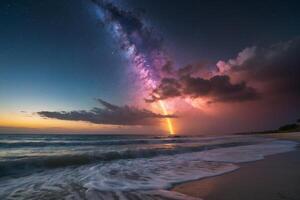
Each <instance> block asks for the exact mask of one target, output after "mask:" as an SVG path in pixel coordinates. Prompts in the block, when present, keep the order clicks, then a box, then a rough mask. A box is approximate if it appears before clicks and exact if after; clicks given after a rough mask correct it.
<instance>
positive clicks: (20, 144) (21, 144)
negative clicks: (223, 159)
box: [0, 136, 237, 148]
mask: <svg viewBox="0 0 300 200" xmlns="http://www.w3.org/2000/svg"><path fill="white" fill-rule="evenodd" d="M227 138H237V136H223V137H206V138H201V137H182V138H168V137H157V138H151V139H150V138H148V139H113V140H99V139H98V140H96V141H95V140H90V139H89V140H68V139H66V140H37V141H35V140H28V141H26V140H25V141H24V140H21V141H18V140H13V141H9V140H8V141H1V140H0V148H25V147H59V146H112V145H134V144H180V143H195V142H202V143H206V142H208V141H218V140H224V139H227Z"/></svg>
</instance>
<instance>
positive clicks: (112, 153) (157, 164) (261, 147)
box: [0, 134, 297, 200]
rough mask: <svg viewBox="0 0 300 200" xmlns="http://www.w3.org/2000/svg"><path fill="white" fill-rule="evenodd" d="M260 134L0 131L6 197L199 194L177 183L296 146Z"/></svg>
mask: <svg viewBox="0 0 300 200" xmlns="http://www.w3.org/2000/svg"><path fill="white" fill-rule="evenodd" d="M296 145H297V143H296V142H291V141H279V140H275V139H270V138H264V137H257V136H256V137H255V136H237V135H234V136H219V137H181V138H168V137H154V136H137V135H44V134H40V135H37V134H35V135H21V134H19V135H14V134H2V135H0V199H37V200H43V199H74V200H75V199H80V200H81V199H104V200H110V199H124V200H126V199H149V200H150V199H179V200H180V199H186V200H188V199H191V200H192V199H195V198H192V197H188V196H185V195H183V194H179V193H176V192H171V191H168V190H167V189H169V188H170V187H172V186H173V185H174V184H178V183H181V182H185V181H191V180H196V179H200V178H205V177H210V176H216V175H219V174H223V173H227V172H231V171H233V170H236V169H238V165H237V163H240V162H250V161H255V160H260V159H263V158H264V156H267V155H272V154H277V153H283V152H288V151H292V150H294V149H295V147H296Z"/></svg>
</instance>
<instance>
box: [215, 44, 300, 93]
mask: <svg viewBox="0 0 300 200" xmlns="http://www.w3.org/2000/svg"><path fill="white" fill-rule="evenodd" d="M299 52H300V38H296V39H293V40H290V41H287V42H281V43H278V44H275V45H271V46H269V47H267V48H263V47H250V48H245V49H244V50H243V51H241V52H240V53H239V54H238V56H237V57H236V58H234V59H230V60H228V61H227V62H225V61H219V62H218V63H217V68H218V71H219V74H223V75H225V74H226V75H228V76H233V77H235V78H238V79H243V80H246V81H249V82H251V83H253V84H256V85H259V87H261V88H262V89H263V90H264V91H265V93H267V94H268V95H269V94H272V95H292V96H297V97H300V89H299V88H300V81H299V77H300V56H299Z"/></svg>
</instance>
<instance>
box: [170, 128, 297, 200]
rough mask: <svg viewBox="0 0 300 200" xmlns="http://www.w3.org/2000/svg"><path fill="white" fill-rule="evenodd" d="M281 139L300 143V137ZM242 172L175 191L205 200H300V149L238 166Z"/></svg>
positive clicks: (178, 187) (278, 136)
mask: <svg viewBox="0 0 300 200" xmlns="http://www.w3.org/2000/svg"><path fill="white" fill-rule="evenodd" d="M276 137H277V138H281V139H283V138H284V139H291V137H292V138H293V140H294V141H295V140H297V141H299V138H300V134H299V133H298V135H297V134H296V135H295V134H291V136H289V135H285V136H282V134H277V135H276ZM237 165H239V166H240V169H238V170H236V171H234V172H231V173H227V174H224V175H220V176H215V177H210V178H207V179H202V180H198V181H192V182H187V183H183V184H180V185H177V186H175V187H174V188H173V189H172V190H173V191H176V192H180V193H183V194H186V195H189V196H193V197H198V198H203V199H204V200H299V199H300V149H299V148H298V149H297V150H296V151H292V152H288V153H282V154H277V155H272V156H268V157H266V158H265V159H264V160H260V161H255V162H249V163H244V164H237Z"/></svg>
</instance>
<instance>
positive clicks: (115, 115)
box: [37, 99, 176, 125]
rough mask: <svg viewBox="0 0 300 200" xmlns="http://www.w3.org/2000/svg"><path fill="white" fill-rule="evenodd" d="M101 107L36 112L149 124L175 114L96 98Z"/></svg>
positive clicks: (56, 116)
mask: <svg viewBox="0 0 300 200" xmlns="http://www.w3.org/2000/svg"><path fill="white" fill-rule="evenodd" d="M97 101H98V102H99V103H100V104H101V105H102V108H99V107H95V108H93V109H91V110H89V111H85V110H80V111H70V112H66V111H59V112H57V111H40V112H38V113H37V114H38V115H39V116H41V117H45V118H52V119H60V120H71V121H85V122H90V123H94V124H107V125H151V124H155V123H156V122H157V121H156V120H157V119H162V118H174V117H176V116H175V115H161V114H156V113H154V112H151V111H149V110H146V109H139V108H135V107H130V106H127V105H125V106H117V105H113V104H110V103H108V102H106V101H103V100H102V99H97Z"/></svg>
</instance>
